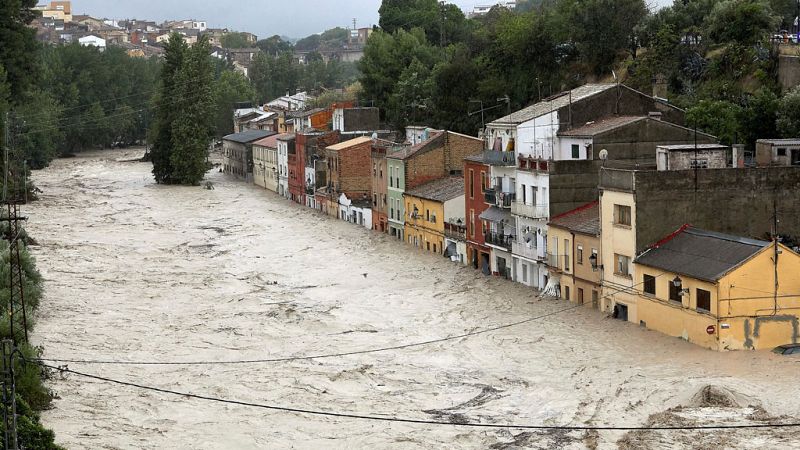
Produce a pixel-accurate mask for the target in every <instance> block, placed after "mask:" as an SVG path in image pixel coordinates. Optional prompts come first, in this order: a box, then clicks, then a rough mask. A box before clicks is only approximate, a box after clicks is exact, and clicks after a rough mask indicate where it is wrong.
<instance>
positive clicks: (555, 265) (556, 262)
mask: <svg viewBox="0 0 800 450" xmlns="http://www.w3.org/2000/svg"><path fill="white" fill-rule="evenodd" d="M562 258H563V256H562V255H554V254H552V253H548V254H547V266H548V267H550V268H551V269H554V270H555V271H557V272H560V271H561V270H562V269H563V267H561V266H562V264H561V260H562Z"/></svg>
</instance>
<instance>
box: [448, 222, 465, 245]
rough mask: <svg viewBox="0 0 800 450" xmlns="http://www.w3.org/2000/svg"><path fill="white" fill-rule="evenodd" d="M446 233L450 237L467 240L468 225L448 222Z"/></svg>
mask: <svg viewBox="0 0 800 450" xmlns="http://www.w3.org/2000/svg"><path fill="white" fill-rule="evenodd" d="M444 235H445V236H446V237H448V238H450V239H456V240H459V241H466V240H467V227H465V226H463V225H458V224H455V223H447V222H445V224H444Z"/></svg>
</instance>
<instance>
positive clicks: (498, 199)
mask: <svg viewBox="0 0 800 450" xmlns="http://www.w3.org/2000/svg"><path fill="white" fill-rule="evenodd" d="M515 198H516V194H515V193H514V192H503V190H502V188H500V187H495V188H491V189H486V190H485V191H484V192H483V201H484V202H486V203H488V204H490V205H492V206H497V207H499V208H506V209H508V208H511V203H513V202H514V199H515Z"/></svg>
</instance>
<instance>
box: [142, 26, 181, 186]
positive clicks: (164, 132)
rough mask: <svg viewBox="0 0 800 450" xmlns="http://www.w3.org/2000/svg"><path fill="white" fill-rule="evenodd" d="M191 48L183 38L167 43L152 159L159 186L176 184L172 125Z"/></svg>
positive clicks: (173, 38) (154, 174)
mask: <svg viewBox="0 0 800 450" xmlns="http://www.w3.org/2000/svg"><path fill="white" fill-rule="evenodd" d="M186 53H187V47H186V44H185V43H184V42H183V38H182V37H181V36H180V35H179V34H177V33H173V34H172V36H170V38H169V41H168V42H167V47H166V53H165V55H164V61H165V62H164V67H163V68H162V69H161V85H160V86H159V89H158V93H157V94H156V98H155V122H154V123H153V129H152V131H151V133H152V138H151V141H152V142H153V145H152V147H151V148H150V159H151V160H152V161H153V176H154V177H155V179H156V183H160V184H171V183H173V180H172V172H173V170H172V161H171V158H170V153H171V152H172V131H173V127H172V124H173V123H174V122H175V119H176V118H177V116H178V114H179V111H178V110H177V108H175V107H174V106H173V104H172V103H173V102H174V101H175V99H176V96H175V90H176V89H177V87H178V80H177V79H178V72H179V71H180V69H181V67H182V66H183V64H184V59H185V58H186Z"/></svg>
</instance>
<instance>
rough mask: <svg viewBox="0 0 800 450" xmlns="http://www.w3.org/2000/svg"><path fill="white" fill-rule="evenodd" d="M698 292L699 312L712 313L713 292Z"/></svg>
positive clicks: (703, 290)
mask: <svg viewBox="0 0 800 450" xmlns="http://www.w3.org/2000/svg"><path fill="white" fill-rule="evenodd" d="M696 291H697V309H698V311H706V312H711V292H708V291H707V290H705V289H697V290H696Z"/></svg>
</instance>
